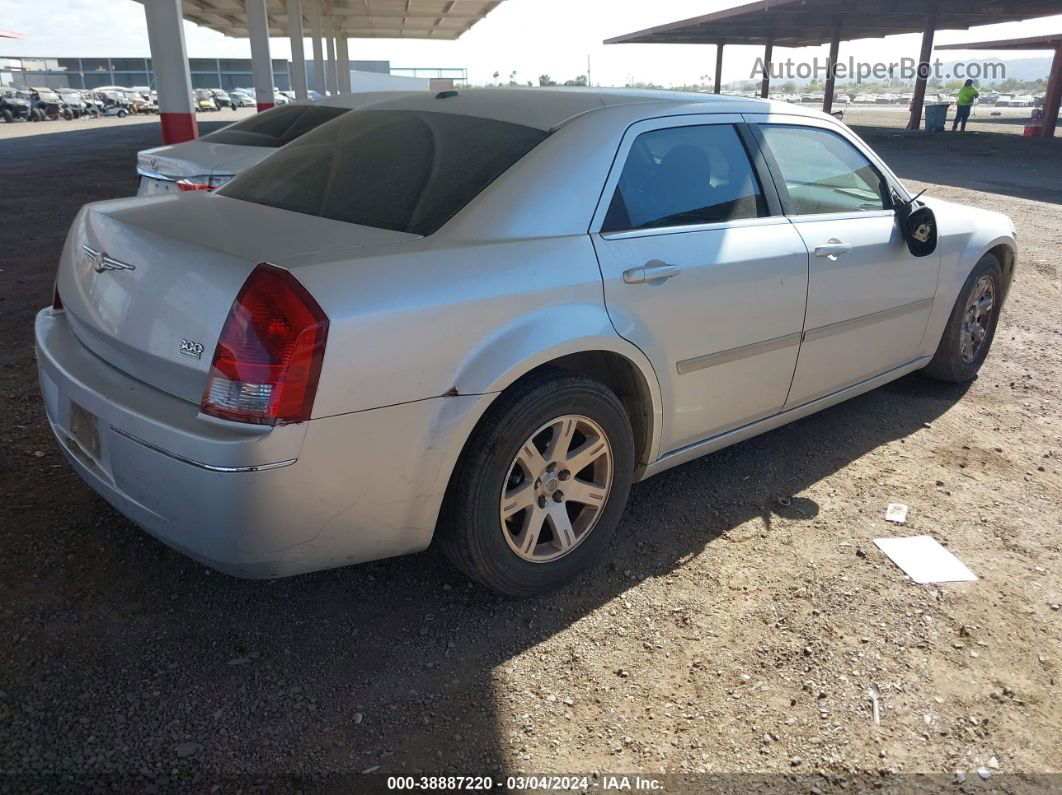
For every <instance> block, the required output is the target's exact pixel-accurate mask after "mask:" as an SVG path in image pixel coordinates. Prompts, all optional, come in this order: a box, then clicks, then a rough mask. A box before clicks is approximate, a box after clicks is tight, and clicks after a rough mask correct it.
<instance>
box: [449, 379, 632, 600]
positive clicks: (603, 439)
mask: <svg viewBox="0 0 1062 795" xmlns="http://www.w3.org/2000/svg"><path fill="white" fill-rule="evenodd" d="M633 473H634V439H633V433H632V432H631V426H630V421H629V419H628V418H627V413H626V411H624V408H623V405H622V404H621V403H620V401H619V399H618V398H617V397H616V396H615V395H614V394H613V393H612V392H611V391H610V390H609V389H607V388H606V387H604V386H603V385H602V384H600V383H598V382H597V381H594V380H591V379H589V378H585V377H583V376H579V375H573V374H571V373H568V372H566V371H563V370H559V369H558V370H554V369H550V370H543V371H539V372H537V373H534V374H532V375H530V376H528V377H526V378H524V379H522V380H521V381H519V382H517V383H516V384H514V385H513V386H512V387H510V389H509V390H507V391H506V392H505V393H504V394H503V395H502V396H501V397H499V398H498V400H497V401H495V403H494V405H492V406H491V407H490V408H489V409H488V410H487V413H486V415H485V416H484V417H483V419H482V420H481V421H480V424H479V425H478V426H477V428H476V430H475V431H474V432H473V434H472V437H471V438H470V439H469V441H468V444H467V446H466V448H465V450H464V452H463V453H462V455H461V459H460V461H459V462H458V465H457V468H456V470H455V472H454V475H453V477H452V479H451V482H450V487H449V489H448V491H447V495H446V499H445V501H444V505H443V512H442V515H441V516H440V522H439V537H440V543H441V546H442V549H443V551H444V552H445V553H446V555H447V556H448V557H449V558H450V560H451V561H453V563H454V564H455V565H456V566H457V567H458V568H460V569H461V570H462V571H464V572H465V573H466V574H468V575H469V576H470V577H472V578H473V579H475V580H478V581H479V582H481V583H483V584H484V585H486V586H487V587H488V588H491V589H493V590H495V591H498V592H500V593H503V594H507V595H509V596H531V595H534V594H538V593H542V592H545V591H548V590H551V589H553V588H556V587H558V586H559V585H561V584H563V583H564V582H566V581H568V580H570V579H572V578H573V577H575V576H576V575H578V574H579V573H580V572H582V571H583V570H585V569H586V568H588V567H589V566H590V565H591V564H592V562H593V561H594V560H595V559H596V558H597V557H598V556H599V555H600V554H601V553H602V552H603V551H604V550H605V549H606V548H607V547H608V544H609V540H610V538H611V537H612V533H613V531H614V530H615V528H616V525H617V524H618V523H619V519H620V516H621V515H622V514H623V509H624V506H625V505H626V503H627V495H628V494H629V492H630V487H631V480H632V477H633Z"/></svg>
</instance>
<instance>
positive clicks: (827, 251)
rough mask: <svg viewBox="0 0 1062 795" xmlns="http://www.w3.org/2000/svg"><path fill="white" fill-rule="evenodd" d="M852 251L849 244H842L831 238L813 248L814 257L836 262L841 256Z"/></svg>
mask: <svg viewBox="0 0 1062 795" xmlns="http://www.w3.org/2000/svg"><path fill="white" fill-rule="evenodd" d="M851 250H852V244H851V243H842V242H841V241H840V240H838V239H837V238H835V237H831V238H830V239H829V240H827V241H826V242H825V243H823V244H821V245H818V246H815V256H816V257H826V258H828V259H831V260H834V261H836V260H837V258H838V257H839V256H841V255H842V254H847V253H848V252H849V251H851Z"/></svg>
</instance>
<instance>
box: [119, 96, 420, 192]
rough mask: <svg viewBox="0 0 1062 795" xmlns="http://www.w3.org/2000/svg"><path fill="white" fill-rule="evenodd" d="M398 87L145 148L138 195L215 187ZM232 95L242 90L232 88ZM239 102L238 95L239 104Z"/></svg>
mask: <svg viewBox="0 0 1062 795" xmlns="http://www.w3.org/2000/svg"><path fill="white" fill-rule="evenodd" d="M400 93H404V92H395V91H377V92H364V93H359V94H343V95H340V96H334V97H328V98H327V99H324V100H321V101H317V102H315V101H311V100H305V101H302V102H292V103H288V104H285V105H284V106H282V107H276V108H273V109H271V110H268V111H265V112H263V113H259V114H256V115H254V116H251V117H249V118H246V119H243V120H242V121H238V122H236V123H235V124H230V125H229V126H228V127H225V128H224V129H221V130H218V131H217V132H212V133H209V134H208V135H204V136H203V137H202V138H198V139H196V140H194V141H185V142H184V143H180V144H172V145H170V146H158V147H155V148H152V149H145V150H144V151H142V152H140V153H139V154H138V155H137V167H136V170H137V173H138V174H139V175H140V187H139V189H138V191H137V195H138V196H153V195H155V194H159V193H177V192H180V191H189V190H213V189H215V188H219V187H221V186H222V185H224V184H225V183H226V182H228V181H229V180H230V179H232V178H233V177H234V176H235V175H236V174H238V173H240V172H241V171H243V170H244V169H246V168H248V167H250V166H253V165H254V164H255V163H257V162H258V161H260V160H262V159H263V158H265V157H267V156H268V155H270V154H272V153H273V152H274V151H275V150H276V149H278V148H280V147H281V146H284V144H286V143H289V142H290V141H294V140H295V139H296V138H298V137H299V136H300V135H304V134H305V133H307V132H309V131H310V130H313V129H315V128H316V127H318V126H320V125H321V124H324V123H325V122H328V121H331V120H332V119H334V118H336V117H337V116H341V115H343V114H344V113H346V112H348V111H350V110H353V109H354V108H360V107H363V106H365V105H370V104H372V103H373V102H378V101H380V100H381V99H387V98H393V97H396V96H399V95H400ZM230 96H232V97H238V96H241V95H240V94H238V93H236V92H234V93H233V94H231V95H230ZM243 96H245V95H243ZM243 104H244V103H243V101H242V100H241V106H242V105H243ZM252 104H253V100H252Z"/></svg>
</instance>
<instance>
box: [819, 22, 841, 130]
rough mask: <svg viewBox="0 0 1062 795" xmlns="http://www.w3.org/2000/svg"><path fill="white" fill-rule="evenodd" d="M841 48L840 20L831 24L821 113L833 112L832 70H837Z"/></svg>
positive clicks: (833, 80) (833, 79)
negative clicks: (831, 33)
mask: <svg viewBox="0 0 1062 795" xmlns="http://www.w3.org/2000/svg"><path fill="white" fill-rule="evenodd" d="M840 47H841V20H840V18H838V19H837V20H836V21H835V22H834V23H833V35H832V36H831V37H830V61H829V66H828V71H827V72H826V86H825V89H824V90H823V92H822V112H823V113H832V112H833V87H834V84H835V83H836V82H837V76H836V75H835V74H834V70H836V68H837V50H838V49H840Z"/></svg>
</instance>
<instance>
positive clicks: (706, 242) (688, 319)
mask: <svg viewBox="0 0 1062 795" xmlns="http://www.w3.org/2000/svg"><path fill="white" fill-rule="evenodd" d="M741 129H742V127H741V124H740V118H738V117H720V116H707V117H705V116H700V117H682V118H681V119H675V118H671V119H666V120H665V119H661V120H654V121H651V122H642V123H641V124H638V125H635V126H634V127H632V129H631V130H629V131H628V134H627V136H626V137H625V139H624V143H623V145H622V146H621V149H620V153H619V157H618V158H617V161H616V162H617V168H616V169H614V173H613V174H612V175H611V176H610V178H609V182H608V183H607V184H606V188H605V193H604V196H605V200H604V202H603V206H602V208H601V210H600V211H599V213H598V217H597V218H596V219H595V227H596V228H597V229H598V232H597V234H595V235H593V241H594V247H595V249H596V251H597V256H598V261H599V262H600V265H601V272H602V275H603V277H604V289H605V304H606V306H607V308H608V312H609V316H610V317H611V319H612V322H613V324H614V325H615V327H616V330H617V331H618V332H619V334H620V335H622V336H623V337H625V338H626V339H628V340H630V341H631V342H632V343H634V344H635V345H637V346H638V347H639V348H641V350H642V351H644V352H645V354H646V355H647V356H648V357H649V359H650V361H652V363H653V366H654V367H655V369H656V372H657V376H658V377H659V379H660V386H661V394H662V397H663V400H664V406H663V408H664V429H663V440H662V445H661V452H662V453H667V452H671V451H673V450H676V449H678V448H681V447H683V446H686V445H688V444H692V443H694V442H697V441H700V440H701V439H704V438H707V437H709V436H712V435H714V434H716V433H719V432H722V431H725V430H728V429H730V428H734V427H737V426H740V425H744V424H746V423H748V422H752V421H754V420H757V419H760V418H762V417H766V416H768V415H770V414H773V413H775V412H777V411H778V410H779V409H780V408H781V407H782V405H783V404H784V403H785V399H786V394H787V392H788V391H789V385H790V382H791V380H792V376H793V370H794V367H795V365H796V358H797V351H798V350H799V345H800V335H801V329H802V325H803V321H804V305H805V298H806V293H807V275H808V255H807V251H806V249H805V248H804V244H803V242H802V241H801V238H800V235H799V234H798V233H797V231H796V229H795V228H794V227H793V225H792V224H791V223H789V221H788V220H787V219H786V218H784V217H782V216H781V215H780V214H777V215H772V214H771V210H770V208H771V205H775V206H777V201H776V199H774V197H770V198H771V202H770V203H769V202H768V197H767V196H766V195H765V193H764V191H763V189H762V187H761V184H760V179H759V177H758V175H757V172H756V170H754V169H753V167H752V165H751V163H750V159H749V156H748V153H747V148H746V145H745V142H744V141H743V136H742V132H741Z"/></svg>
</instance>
